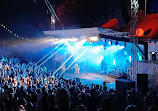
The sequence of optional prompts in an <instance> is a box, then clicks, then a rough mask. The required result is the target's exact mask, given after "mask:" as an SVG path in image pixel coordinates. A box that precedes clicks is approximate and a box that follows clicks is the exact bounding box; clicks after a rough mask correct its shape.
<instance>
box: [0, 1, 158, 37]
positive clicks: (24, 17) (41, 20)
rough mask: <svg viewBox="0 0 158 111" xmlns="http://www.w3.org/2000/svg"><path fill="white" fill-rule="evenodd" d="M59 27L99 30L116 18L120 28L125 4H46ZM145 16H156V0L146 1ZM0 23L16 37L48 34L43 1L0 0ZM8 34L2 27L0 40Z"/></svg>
mask: <svg viewBox="0 0 158 111" xmlns="http://www.w3.org/2000/svg"><path fill="white" fill-rule="evenodd" d="M49 1H50V2H51V4H52V6H53V7H54V9H55V11H56V13H57V15H58V17H59V19H60V21H61V24H59V22H58V21H56V29H61V26H63V27H64V29H72V28H83V27H95V26H101V25H102V24H104V23H106V22H108V20H109V19H113V18H117V19H118V22H119V24H120V25H121V26H124V25H127V24H128V22H129V21H130V17H129V10H128V9H129V6H130V4H129V3H130V2H129V1H128V0H49ZM139 4H140V8H139V10H140V11H141V10H144V0H139ZM147 13H148V14H151V13H158V2H157V0H148V4H147ZM0 23H2V24H5V25H6V26H7V27H8V28H9V29H10V30H12V31H13V32H15V33H17V34H18V35H20V36H24V37H28V38H32V37H33V38H37V37H43V36H44V34H43V32H42V31H43V30H50V13H49V11H48V9H47V7H46V4H45V3H44V0H1V1H0ZM11 36H13V35H11V34H9V33H8V32H7V31H6V30H4V29H3V28H2V27H1V28H0V37H1V38H3V39H4V38H5V39H6V38H8V37H11Z"/></svg>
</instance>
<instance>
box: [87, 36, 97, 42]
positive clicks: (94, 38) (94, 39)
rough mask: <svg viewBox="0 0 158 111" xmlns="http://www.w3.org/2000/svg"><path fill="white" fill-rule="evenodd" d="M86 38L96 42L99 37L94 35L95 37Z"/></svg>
mask: <svg viewBox="0 0 158 111" xmlns="http://www.w3.org/2000/svg"><path fill="white" fill-rule="evenodd" d="M88 40H89V41H92V42H97V41H98V40H99V38H98V37H97V36H95V37H88Z"/></svg>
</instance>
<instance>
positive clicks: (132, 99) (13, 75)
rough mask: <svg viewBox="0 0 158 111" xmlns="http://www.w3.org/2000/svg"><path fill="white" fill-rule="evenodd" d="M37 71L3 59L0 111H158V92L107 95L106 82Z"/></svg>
mask: <svg viewBox="0 0 158 111" xmlns="http://www.w3.org/2000/svg"><path fill="white" fill-rule="evenodd" d="M35 67H36V65H35V63H33V62H31V61H29V62H28V63H27V64H26V63H23V64H21V62H20V60H19V59H18V58H5V57H3V58H1V61H0V111H158V109H157V107H158V97H157V93H156V92H149V93H148V94H147V95H146V96H142V95H140V94H139V93H138V92H136V91H135V90H134V89H132V90H128V91H127V92H117V91H114V90H113V89H110V90H109V91H107V87H106V82H104V83H103V85H95V84H87V85H82V84H81V83H80V82H76V81H75V80H71V79H69V80H67V79H64V78H56V77H54V76H53V73H51V72H48V71H47V69H46V68H45V67H43V68H39V69H36V68H35Z"/></svg>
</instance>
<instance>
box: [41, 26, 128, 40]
mask: <svg viewBox="0 0 158 111" xmlns="http://www.w3.org/2000/svg"><path fill="white" fill-rule="evenodd" d="M44 34H45V35H46V36H47V37H50V38H58V39H63V38H78V39H86V38H88V37H92V36H99V35H105V36H113V37H118V38H129V37H128V35H129V32H118V31H114V30H112V29H105V28H98V27H92V28H80V29H70V30H54V31H44Z"/></svg>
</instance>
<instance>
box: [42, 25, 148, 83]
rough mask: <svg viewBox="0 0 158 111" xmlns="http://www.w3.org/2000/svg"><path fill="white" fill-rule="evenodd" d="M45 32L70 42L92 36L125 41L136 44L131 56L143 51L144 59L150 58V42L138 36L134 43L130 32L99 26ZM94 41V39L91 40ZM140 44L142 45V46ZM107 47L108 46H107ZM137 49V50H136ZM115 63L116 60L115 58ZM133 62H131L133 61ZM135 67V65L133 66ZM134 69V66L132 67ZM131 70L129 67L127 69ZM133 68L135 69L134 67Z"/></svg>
mask: <svg viewBox="0 0 158 111" xmlns="http://www.w3.org/2000/svg"><path fill="white" fill-rule="evenodd" d="M44 34H45V35H46V36H47V37H48V38H50V39H53V40H58V41H60V40H63V41H64V42H66V41H67V42H69V41H71V40H75V41H82V40H87V41H89V40H90V39H89V38H90V37H98V38H100V39H102V40H103V41H104V42H106V41H111V42H112V41H116V42H119V41H120V42H123V43H124V44H126V43H128V44H132V45H133V44H134V45H135V46H134V47H135V50H134V52H135V53H134V52H132V54H131V56H134V57H135V56H138V55H139V54H138V53H141V54H142V55H143V57H142V58H143V60H147V59H148V43H147V42H145V41H142V40H140V39H139V38H137V44H136V43H133V42H134V41H132V42H131V33H129V32H118V31H114V30H111V29H106V28H98V27H92V28H80V29H70V30H54V31H44ZM89 42H92V41H89ZM139 45H142V46H143V48H142V47H140V46H139ZM105 47H106V46H105ZM136 51H137V52H136ZM134 57H131V61H132V62H135V61H136V60H135V58H136V57H135V58H134ZM113 62H114V64H115V60H113ZM132 62H131V63H132ZM132 67H133V66H132ZM131 69H132V68H131ZM127 70H129V69H127ZM132 70H133V69H132ZM129 73H131V74H130V78H131V79H132V80H133V78H134V77H133V73H134V72H133V71H131V72H129Z"/></svg>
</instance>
